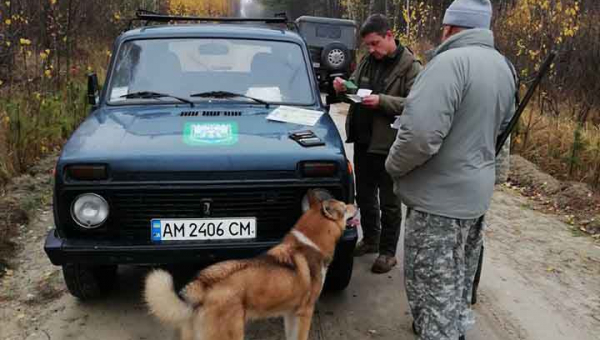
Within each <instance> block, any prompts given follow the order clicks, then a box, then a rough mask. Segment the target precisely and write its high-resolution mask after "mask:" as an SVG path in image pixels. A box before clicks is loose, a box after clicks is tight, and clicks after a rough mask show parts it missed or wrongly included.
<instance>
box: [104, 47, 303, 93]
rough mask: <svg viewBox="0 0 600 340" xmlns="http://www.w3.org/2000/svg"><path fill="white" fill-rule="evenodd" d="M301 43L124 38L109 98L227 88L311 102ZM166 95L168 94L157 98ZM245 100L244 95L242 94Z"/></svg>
mask: <svg viewBox="0 0 600 340" xmlns="http://www.w3.org/2000/svg"><path fill="white" fill-rule="evenodd" d="M308 72H309V69H308V68H307V66H306V62H305V59H304V55H303V53H302V49H301V48H300V46H299V45H297V44H294V43H289V42H279V41H264V40H247V39H146V40H133V41H128V42H125V43H123V44H122V46H121V48H120V49H119V52H118V54H117V59H116V61H115V68H114V71H113V75H112V79H111V80H110V81H109V83H110V87H109V89H108V93H109V102H110V103H111V104H125V103H129V102H131V101H142V102H155V100H153V101H151V100H148V99H125V98H122V97H121V96H123V95H126V94H128V93H134V92H139V91H153V92H160V93H166V94H169V95H173V96H177V97H181V98H186V99H190V100H194V101H201V100H203V99H201V98H191V97H190V95H191V94H194V93H200V92H209V91H229V92H235V93H240V94H245V95H248V96H252V97H256V98H259V99H263V100H266V101H269V102H271V103H288V104H305V105H308V104H312V103H314V98H313V91H311V86H310V80H309V74H308ZM161 100H166V101H168V100H169V98H165V99H161ZM241 100H243V99H241Z"/></svg>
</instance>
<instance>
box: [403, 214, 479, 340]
mask: <svg viewBox="0 0 600 340" xmlns="http://www.w3.org/2000/svg"><path fill="white" fill-rule="evenodd" d="M483 227H484V221H483V217H482V218H475V219H469V220H460V219H453V218H447V217H443V216H438V215H432V214H427V213H423V212H420V211H415V210H412V209H409V210H408V214H407V217H406V225H405V234H404V280H405V285H406V296H407V298H408V304H409V305H410V310H411V313H412V315H413V318H414V320H415V327H416V329H417V332H418V333H419V339H422V340H456V339H458V337H459V336H460V335H464V334H465V332H466V331H467V330H468V329H469V328H471V327H472V326H473V324H474V323H475V319H474V317H473V312H472V310H471V304H470V302H471V296H472V289H473V278H474V277H475V273H476V271H477V265H478V263H479V255H480V252H481V248H482V244H483Z"/></svg>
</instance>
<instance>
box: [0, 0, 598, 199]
mask: <svg viewBox="0 0 600 340" xmlns="http://www.w3.org/2000/svg"><path fill="white" fill-rule="evenodd" d="M450 3H451V0H436V1H433V0H303V1H297V0H204V1H199V0H196V1H193V0H128V1H121V0H12V1H2V2H0V189H1V188H2V187H3V186H4V185H5V184H6V183H8V181H9V180H10V179H11V178H12V177H14V176H16V175H18V174H21V173H23V172H24V171H26V170H27V169H28V168H29V167H30V166H31V165H32V164H34V163H35V162H37V161H38V160H39V159H40V158H42V157H44V156H45V155H47V154H50V153H53V152H56V151H57V150H59V149H60V148H61V146H62V145H63V143H64V142H65V140H66V139H67V138H68V137H69V135H70V133H71V132H72V131H73V130H74V129H75V128H76V127H77V126H78V124H79V123H80V122H81V121H82V120H83V119H84V118H85V117H86V116H87V115H88V113H89V107H88V105H87V104H86V97H85V95H86V86H87V85H86V84H87V77H86V75H87V74H88V73H90V72H95V73H97V74H98V76H99V78H100V82H101V83H102V82H103V81H104V77H105V74H106V68H107V66H108V63H109V60H110V57H111V48H112V42H113V41H114V39H115V37H117V36H118V35H119V34H120V33H121V32H122V31H123V30H125V29H126V28H127V25H128V22H129V19H130V18H132V17H133V16H134V14H135V11H136V10H137V9H140V8H143V9H147V10H152V11H157V12H161V13H177V14H193V15H199V16H239V15H245V16H264V15H272V14H273V13H277V12H281V11H285V12H286V13H287V15H288V16H289V17H290V18H291V19H295V18H297V17H298V16H301V15H317V16H327V17H337V18H348V19H353V20H356V22H357V23H359V24H360V23H362V22H363V21H364V19H365V18H366V17H367V16H368V15H369V14H371V13H384V14H386V15H387V16H388V18H389V19H390V21H391V24H392V27H393V30H394V32H395V34H396V36H397V37H398V39H399V40H400V41H401V42H402V43H403V44H405V45H407V46H409V47H410V48H411V49H413V50H415V51H416V52H417V54H418V55H420V56H422V55H423V53H424V52H425V51H426V50H428V49H431V48H433V47H434V46H436V45H437V44H439V38H440V26H441V19H442V17H443V14H444V10H445V8H447V6H448V5H449V4H450ZM492 3H493V6H494V20H493V30H494V32H495V37H496V44H497V48H498V49H499V50H500V51H502V53H504V54H505V55H506V56H507V57H508V58H509V59H510V60H511V61H513V63H514V64H515V65H516V67H517V69H518V71H519V73H520V76H521V79H522V90H523V91H524V89H525V88H526V87H527V86H528V85H529V84H530V82H531V80H532V79H533V77H534V76H535V75H536V72H537V70H538V69H539V67H540V65H541V63H542V62H543V60H544V58H545V57H546V56H547V55H548V53H549V52H550V51H551V50H555V51H557V52H558V58H557V59H556V60H555V62H554V64H553V65H552V68H551V72H550V74H549V75H548V76H547V77H546V78H545V80H544V81H543V83H542V84H541V87H540V88H539V90H538V91H537V93H536V95H535V97H534V100H532V102H531V103H530V106H529V108H528V110H527V111H526V112H525V114H524V116H523V117H522V119H521V121H520V124H519V125H518V129H517V131H516V132H515V134H514V135H513V145H512V150H513V153H518V154H521V155H522V156H523V157H525V158H527V159H529V160H530V161H532V162H534V163H535V164H537V165H538V166H539V167H541V168H542V169H543V170H544V171H546V172H548V173H550V174H552V175H553V176H555V177H557V178H558V179H561V180H568V181H577V182H583V183H587V184H589V186H590V187H591V188H593V189H594V191H595V192H596V193H600V95H599V94H600V81H598V79H600V63H599V62H598V61H600V39H598V37H600V25H598V19H600V1H595V0H496V1H494V0H492ZM363 52H364V51H363ZM359 53H360V52H359Z"/></svg>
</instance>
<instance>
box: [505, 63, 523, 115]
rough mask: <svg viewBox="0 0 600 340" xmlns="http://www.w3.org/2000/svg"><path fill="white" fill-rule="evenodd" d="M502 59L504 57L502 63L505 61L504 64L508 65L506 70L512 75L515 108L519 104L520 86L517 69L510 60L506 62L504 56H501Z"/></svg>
mask: <svg viewBox="0 0 600 340" xmlns="http://www.w3.org/2000/svg"><path fill="white" fill-rule="evenodd" d="M502 57H504V61H506V64H507V65H508V68H509V69H510V72H511V73H512V75H513V79H514V81H515V107H519V103H520V102H521V96H520V95H519V87H520V86H521V80H520V79H519V74H518V73H517V69H516V68H515V66H514V65H513V64H512V63H511V62H510V60H508V58H507V57H505V56H504V55H502Z"/></svg>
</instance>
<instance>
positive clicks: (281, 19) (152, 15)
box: [128, 9, 293, 29]
mask: <svg viewBox="0 0 600 340" xmlns="http://www.w3.org/2000/svg"><path fill="white" fill-rule="evenodd" d="M135 16H136V17H135V18H133V19H131V20H129V25H128V27H129V28H128V29H131V28H132V25H133V23H134V22H135V21H139V22H141V23H142V26H147V25H148V23H150V22H162V23H168V22H171V21H197V22H221V23H227V22H260V23H266V24H284V25H288V24H293V23H290V21H289V20H288V18H287V15H286V14H285V13H278V14H275V16H274V17H271V18H237V17H196V16H183V15H167V14H160V13H156V12H152V11H148V10H144V9H139V10H137V11H136V13H135Z"/></svg>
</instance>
